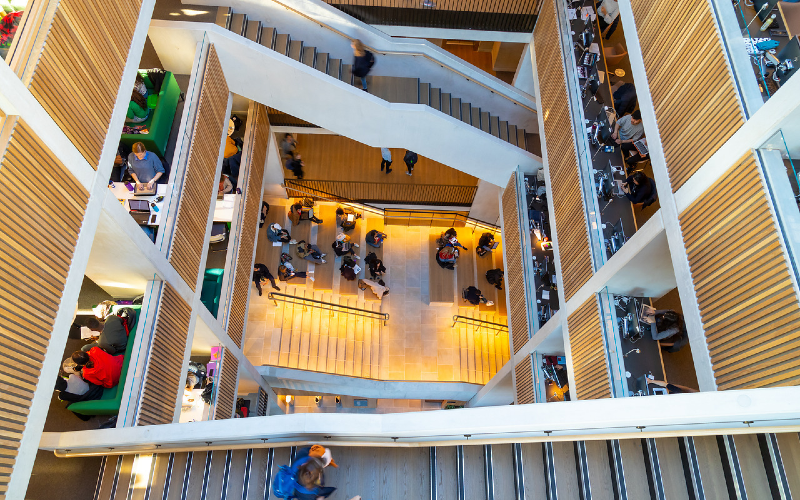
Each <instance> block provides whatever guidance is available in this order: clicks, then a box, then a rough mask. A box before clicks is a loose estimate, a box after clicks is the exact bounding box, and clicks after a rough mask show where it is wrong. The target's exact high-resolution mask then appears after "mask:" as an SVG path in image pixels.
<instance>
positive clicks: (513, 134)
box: [507, 125, 517, 146]
mask: <svg viewBox="0 0 800 500" xmlns="http://www.w3.org/2000/svg"><path fill="white" fill-rule="evenodd" d="M507 140H508V142H510V143H511V144H513V145H515V146H516V145H517V126H516V125H509V126H508V139H507Z"/></svg>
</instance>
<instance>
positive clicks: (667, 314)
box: [652, 309, 689, 352]
mask: <svg viewBox="0 0 800 500" xmlns="http://www.w3.org/2000/svg"><path fill="white" fill-rule="evenodd" d="M654 317H655V320H656V333H653V334H652V336H653V340H658V341H661V348H662V349H664V348H666V349H665V350H666V351H667V352H678V351H680V350H681V349H682V348H683V346H685V345H686V344H688V343H689V335H688V334H687V332H686V323H685V322H684V321H683V316H681V315H680V313H678V312H675V311H673V310H671V309H659V310H657V311H656V312H655V313H654Z"/></svg>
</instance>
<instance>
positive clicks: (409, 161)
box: [403, 150, 419, 175]
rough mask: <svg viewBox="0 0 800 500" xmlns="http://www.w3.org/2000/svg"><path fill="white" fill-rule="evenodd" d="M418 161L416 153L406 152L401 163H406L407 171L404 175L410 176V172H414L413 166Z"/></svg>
mask: <svg viewBox="0 0 800 500" xmlns="http://www.w3.org/2000/svg"><path fill="white" fill-rule="evenodd" d="M418 160H419V157H418V156H417V153H415V152H413V151H408V150H406V154H405V156H403V161H404V162H406V168H407V169H408V172H406V175H411V171H412V170H414V165H416V164H417V161H418Z"/></svg>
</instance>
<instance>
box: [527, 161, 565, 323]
mask: <svg viewBox="0 0 800 500" xmlns="http://www.w3.org/2000/svg"><path fill="white" fill-rule="evenodd" d="M524 182H525V206H526V207H527V219H526V220H527V224H528V226H529V228H530V242H531V248H530V256H529V257H527V252H526V257H527V258H530V259H531V260H532V261H533V263H532V265H533V279H534V284H535V290H536V311H537V316H538V324H539V328H542V327H543V326H544V325H545V323H547V322H548V321H549V320H550V318H551V317H553V315H554V314H555V313H556V312H558V309H559V305H558V290H557V284H558V280H557V278H556V265H555V255H554V254H553V243H552V241H551V240H550V216H549V215H548V209H547V200H546V199H545V184H544V183H545V176H544V169H540V170H538V171H537V172H536V173H535V174H534V175H525V177H524Z"/></svg>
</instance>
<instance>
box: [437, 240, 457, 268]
mask: <svg viewBox="0 0 800 500" xmlns="http://www.w3.org/2000/svg"><path fill="white" fill-rule="evenodd" d="M457 258H458V249H457V248H455V247H453V246H451V245H445V246H443V247H441V248H438V249H437V250H436V263H437V264H439V267H441V268H443V269H450V270H451V271H452V270H454V269H455V268H456V266H455V264H456V259H457Z"/></svg>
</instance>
